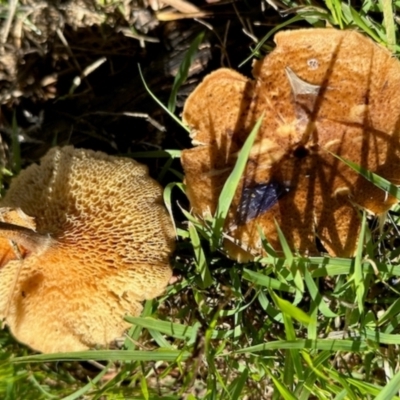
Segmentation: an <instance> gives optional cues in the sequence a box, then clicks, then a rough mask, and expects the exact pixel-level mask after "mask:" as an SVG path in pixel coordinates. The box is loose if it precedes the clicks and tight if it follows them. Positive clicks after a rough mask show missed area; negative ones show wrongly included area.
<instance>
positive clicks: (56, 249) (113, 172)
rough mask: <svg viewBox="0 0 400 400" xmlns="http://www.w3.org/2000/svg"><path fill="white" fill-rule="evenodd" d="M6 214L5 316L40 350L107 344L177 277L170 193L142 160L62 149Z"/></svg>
mask: <svg viewBox="0 0 400 400" xmlns="http://www.w3.org/2000/svg"><path fill="white" fill-rule="evenodd" d="M0 206H1V208H0V217H1V218H2V220H1V222H2V224H3V225H2V224H0V256H1V257H2V259H1V261H0V263H1V268H0V281H1V285H0V318H1V319H3V320H4V321H5V324H6V325H7V326H8V327H9V329H10V331H11V332H12V334H13V335H14V336H15V337H16V338H17V339H18V340H19V341H21V342H23V343H25V344H27V345H28V346H30V347H32V348H33V349H35V350H38V351H41V352H46V353H52V352H65V351H78V350H85V349H88V348H91V347H94V346H97V345H99V346H108V345H109V344H110V343H111V342H112V341H113V340H114V339H116V338H120V337H122V336H123V334H124V332H125V330H126V329H127V328H128V327H129V324H128V323H127V322H126V321H125V320H124V317H125V316H126V315H139V314H140V312H141V310H142V304H141V303H142V301H143V300H145V299H152V298H154V297H156V296H158V295H160V294H161V293H162V292H163V291H164V290H165V287H166V285H167V284H168V281H169V279H170V278H171V275H172V271H171V267H170V260H169V257H170V255H171V253H172V252H173V250H174V244H175V235H174V229H173V226H172V222H171V220H170V218H169V215H168V213H167V211H166V210H165V208H164V206H163V202H162V188H161V187H160V185H159V184H158V183H157V182H155V181H154V180H152V179H151V178H150V177H149V175H148V171H147V167H146V166H144V165H142V164H139V163H137V162H136V161H134V160H131V159H128V158H122V157H112V156H108V155H106V154H104V153H101V152H94V151H90V150H81V149H74V148H72V147H64V148H54V149H52V150H51V151H50V152H49V153H48V154H47V155H46V156H45V157H44V158H43V159H42V160H41V163H40V165H36V164H33V165H31V166H30V167H28V168H27V169H26V170H24V171H22V172H21V173H20V175H19V176H18V177H17V178H15V179H14V180H13V182H12V184H11V187H10V189H9V190H8V192H7V194H6V196H5V198H4V199H2V201H1V203H0ZM28 215H29V216H28ZM4 223H8V224H13V225H11V231H10V230H9V229H10V225H7V226H6V225H5V224H4ZM14 227H15V229H16V231H15V232H14V230H13V229H14ZM21 244H22V245H21ZM14 245H16V246H17V249H15V247H14Z"/></svg>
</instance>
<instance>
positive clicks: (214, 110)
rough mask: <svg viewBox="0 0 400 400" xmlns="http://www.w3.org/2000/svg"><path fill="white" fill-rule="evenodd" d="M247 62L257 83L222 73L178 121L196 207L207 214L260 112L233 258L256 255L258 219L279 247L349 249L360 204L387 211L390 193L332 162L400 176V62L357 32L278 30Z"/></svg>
mask: <svg viewBox="0 0 400 400" xmlns="http://www.w3.org/2000/svg"><path fill="white" fill-rule="evenodd" d="M275 41H276V44H277V47H276V48H275V49H274V50H273V51H272V52H271V53H270V54H269V55H268V56H267V57H265V58H264V59H263V60H260V61H256V62H255V63H254V66H253V76H254V80H250V79H248V78H246V77H244V76H242V75H240V74H238V73H237V72H235V71H232V70H229V69H220V70H217V71H215V72H213V73H212V74H210V75H209V76H207V77H206V78H205V79H204V81H203V82H202V83H201V84H200V85H199V86H198V87H197V88H196V90H195V91H194V92H193V93H192V94H191V96H190V97H189V98H188V100H187V102H186V104H185V108H184V111H183V119H184V120H185V122H186V123H187V124H188V125H189V127H190V128H191V132H192V133H191V137H192V139H193V144H194V145H197V147H195V148H193V149H190V150H185V151H183V153H182V158H181V160H182V165H183V168H184V171H185V181H186V185H187V193H188V196H189V199H190V202H191V206H192V207H193V210H194V212H195V213H196V214H198V215H200V216H201V217H206V216H207V214H209V213H210V212H211V213H214V212H215V210H216V205H217V202H218V197H219V195H220V193H221V189H222V187H223V185H224V183H225V181H226V179H227V177H228V176H229V173H230V171H231V170H232V168H233V165H234V164H235V162H236V160H237V154H238V151H239V150H240V149H241V148H242V146H243V143H244V141H245V139H246V137H247V135H248V134H249V132H250V131H251V129H252V128H253V127H254V125H255V123H256V121H257V120H258V119H259V118H260V116H261V115H263V114H264V119H263V123H262V126H261V128H260V130H259V132H258V136H257V138H256V140H255V143H254V146H253V149H252V151H251V154H250V157H249V160H248V163H247V167H246V172H245V174H244V177H243V178H242V180H241V182H240V184H239V187H238V189H237V191H236V194H235V198H234V200H233V203H232V206H231V209H230V212H229V215H228V218H227V221H226V225H225V233H226V234H227V235H228V236H230V237H231V238H232V239H233V240H232V241H230V240H226V241H225V248H226V250H227V252H228V254H229V255H230V256H231V257H232V258H235V259H238V260H239V261H245V260H248V259H251V258H252V257H253V256H254V255H261V254H263V251H262V249H261V240H260V235H259V233H258V227H260V228H261V229H262V231H263V233H264V235H265V237H266V238H267V239H268V241H269V242H270V243H271V244H272V246H273V247H275V248H276V249H277V250H279V249H280V242H279V238H278V233H277V230H276V227H275V223H274V220H276V221H277V222H278V224H279V225H280V227H281V229H282V231H283V233H284V235H285V237H286V240H287V241H288V243H289V245H290V247H291V248H292V249H293V250H298V251H300V252H301V253H302V254H315V253H318V250H317V246H316V237H318V238H319V239H320V240H321V242H322V244H323V245H324V247H325V248H326V249H327V250H328V252H329V253H330V254H331V255H337V256H352V255H353V254H354V252H355V250H356V247H357V237H358V232H359V229H360V218H359V215H358V209H359V208H363V209H366V210H368V211H369V212H371V213H374V214H382V213H384V212H386V211H387V210H388V209H389V208H390V207H391V206H392V205H393V204H395V203H396V201H397V200H396V199H395V198H394V197H392V196H390V195H387V194H386V193H384V192H383V191H381V190H380V189H378V188H376V187H375V186H374V185H373V184H371V183H369V182H368V181H367V180H365V179H364V178H363V177H361V176H359V175H358V174H357V173H356V172H354V171H352V170H351V169H350V168H348V167H347V166H346V165H344V164H343V163H341V162H340V161H339V160H337V159H336V158H335V157H334V156H332V154H330V153H329V152H332V153H334V154H338V155H340V156H342V157H344V158H346V159H349V160H351V161H353V162H355V163H357V164H359V165H361V166H363V167H365V168H367V169H369V170H371V171H373V172H376V173H378V174H379V175H382V176H383V177H385V178H386V179H388V180H390V181H392V182H393V183H396V184H397V183H400V182H399V177H400V141H399V133H400V101H399V100H400V99H399V96H400V92H399V90H398V88H399V87H400V63H399V61H398V60H396V59H395V58H393V57H392V55H391V54H390V52H389V51H387V50H386V49H384V48H383V47H380V46H378V45H377V44H375V43H373V42H372V41H371V40H369V39H367V38H365V37H364V36H362V35H361V34H359V33H357V32H355V31H338V30H335V29H304V30H294V31H285V32H280V33H278V34H277V35H276V36H275Z"/></svg>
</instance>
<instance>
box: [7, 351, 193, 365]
mask: <svg viewBox="0 0 400 400" xmlns="http://www.w3.org/2000/svg"><path fill="white" fill-rule="evenodd" d="M188 357H190V353H188V352H182V351H178V350H165V349H159V350H154V351H141V350H137V351H136V350H133V351H131V350H96V351H77V352H73V353H54V354H36V355H33V356H25V357H16V358H13V359H11V360H10V361H11V362H12V363H14V364H20V363H29V362H40V363H42V362H52V361H53V362H54V361H55V362H58V361H70V360H76V361H84V360H99V361H102V360H109V361H169V362H173V361H176V360H178V359H180V360H186V359H187V358H188Z"/></svg>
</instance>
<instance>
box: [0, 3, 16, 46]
mask: <svg viewBox="0 0 400 400" xmlns="http://www.w3.org/2000/svg"><path fill="white" fill-rule="evenodd" d="M17 2H18V0H10V6H9V8H8V16H7V20H6V22H5V24H4V27H3V29H2V32H1V47H0V54H1V53H3V51H4V46H5V44H6V42H7V38H8V34H9V33H10V29H11V24H12V21H13V19H14V15H15V11H16V9H17Z"/></svg>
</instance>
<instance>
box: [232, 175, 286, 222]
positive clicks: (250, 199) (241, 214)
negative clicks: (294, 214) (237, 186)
mask: <svg viewBox="0 0 400 400" xmlns="http://www.w3.org/2000/svg"><path fill="white" fill-rule="evenodd" d="M287 192H289V187H287V186H285V185H283V184H281V183H278V182H275V181H270V182H268V183H259V184H257V185H255V186H252V187H244V188H243V191H242V198H241V199H240V204H239V210H238V220H239V221H238V222H239V224H245V223H246V222H248V221H250V220H252V219H254V218H257V217H258V216H259V215H260V214H263V213H265V212H266V211H268V210H269V209H270V208H271V207H272V206H273V205H274V204H276V203H277V202H278V200H279V199H280V198H281V197H282V196H284V195H285V194H286V193H287Z"/></svg>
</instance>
